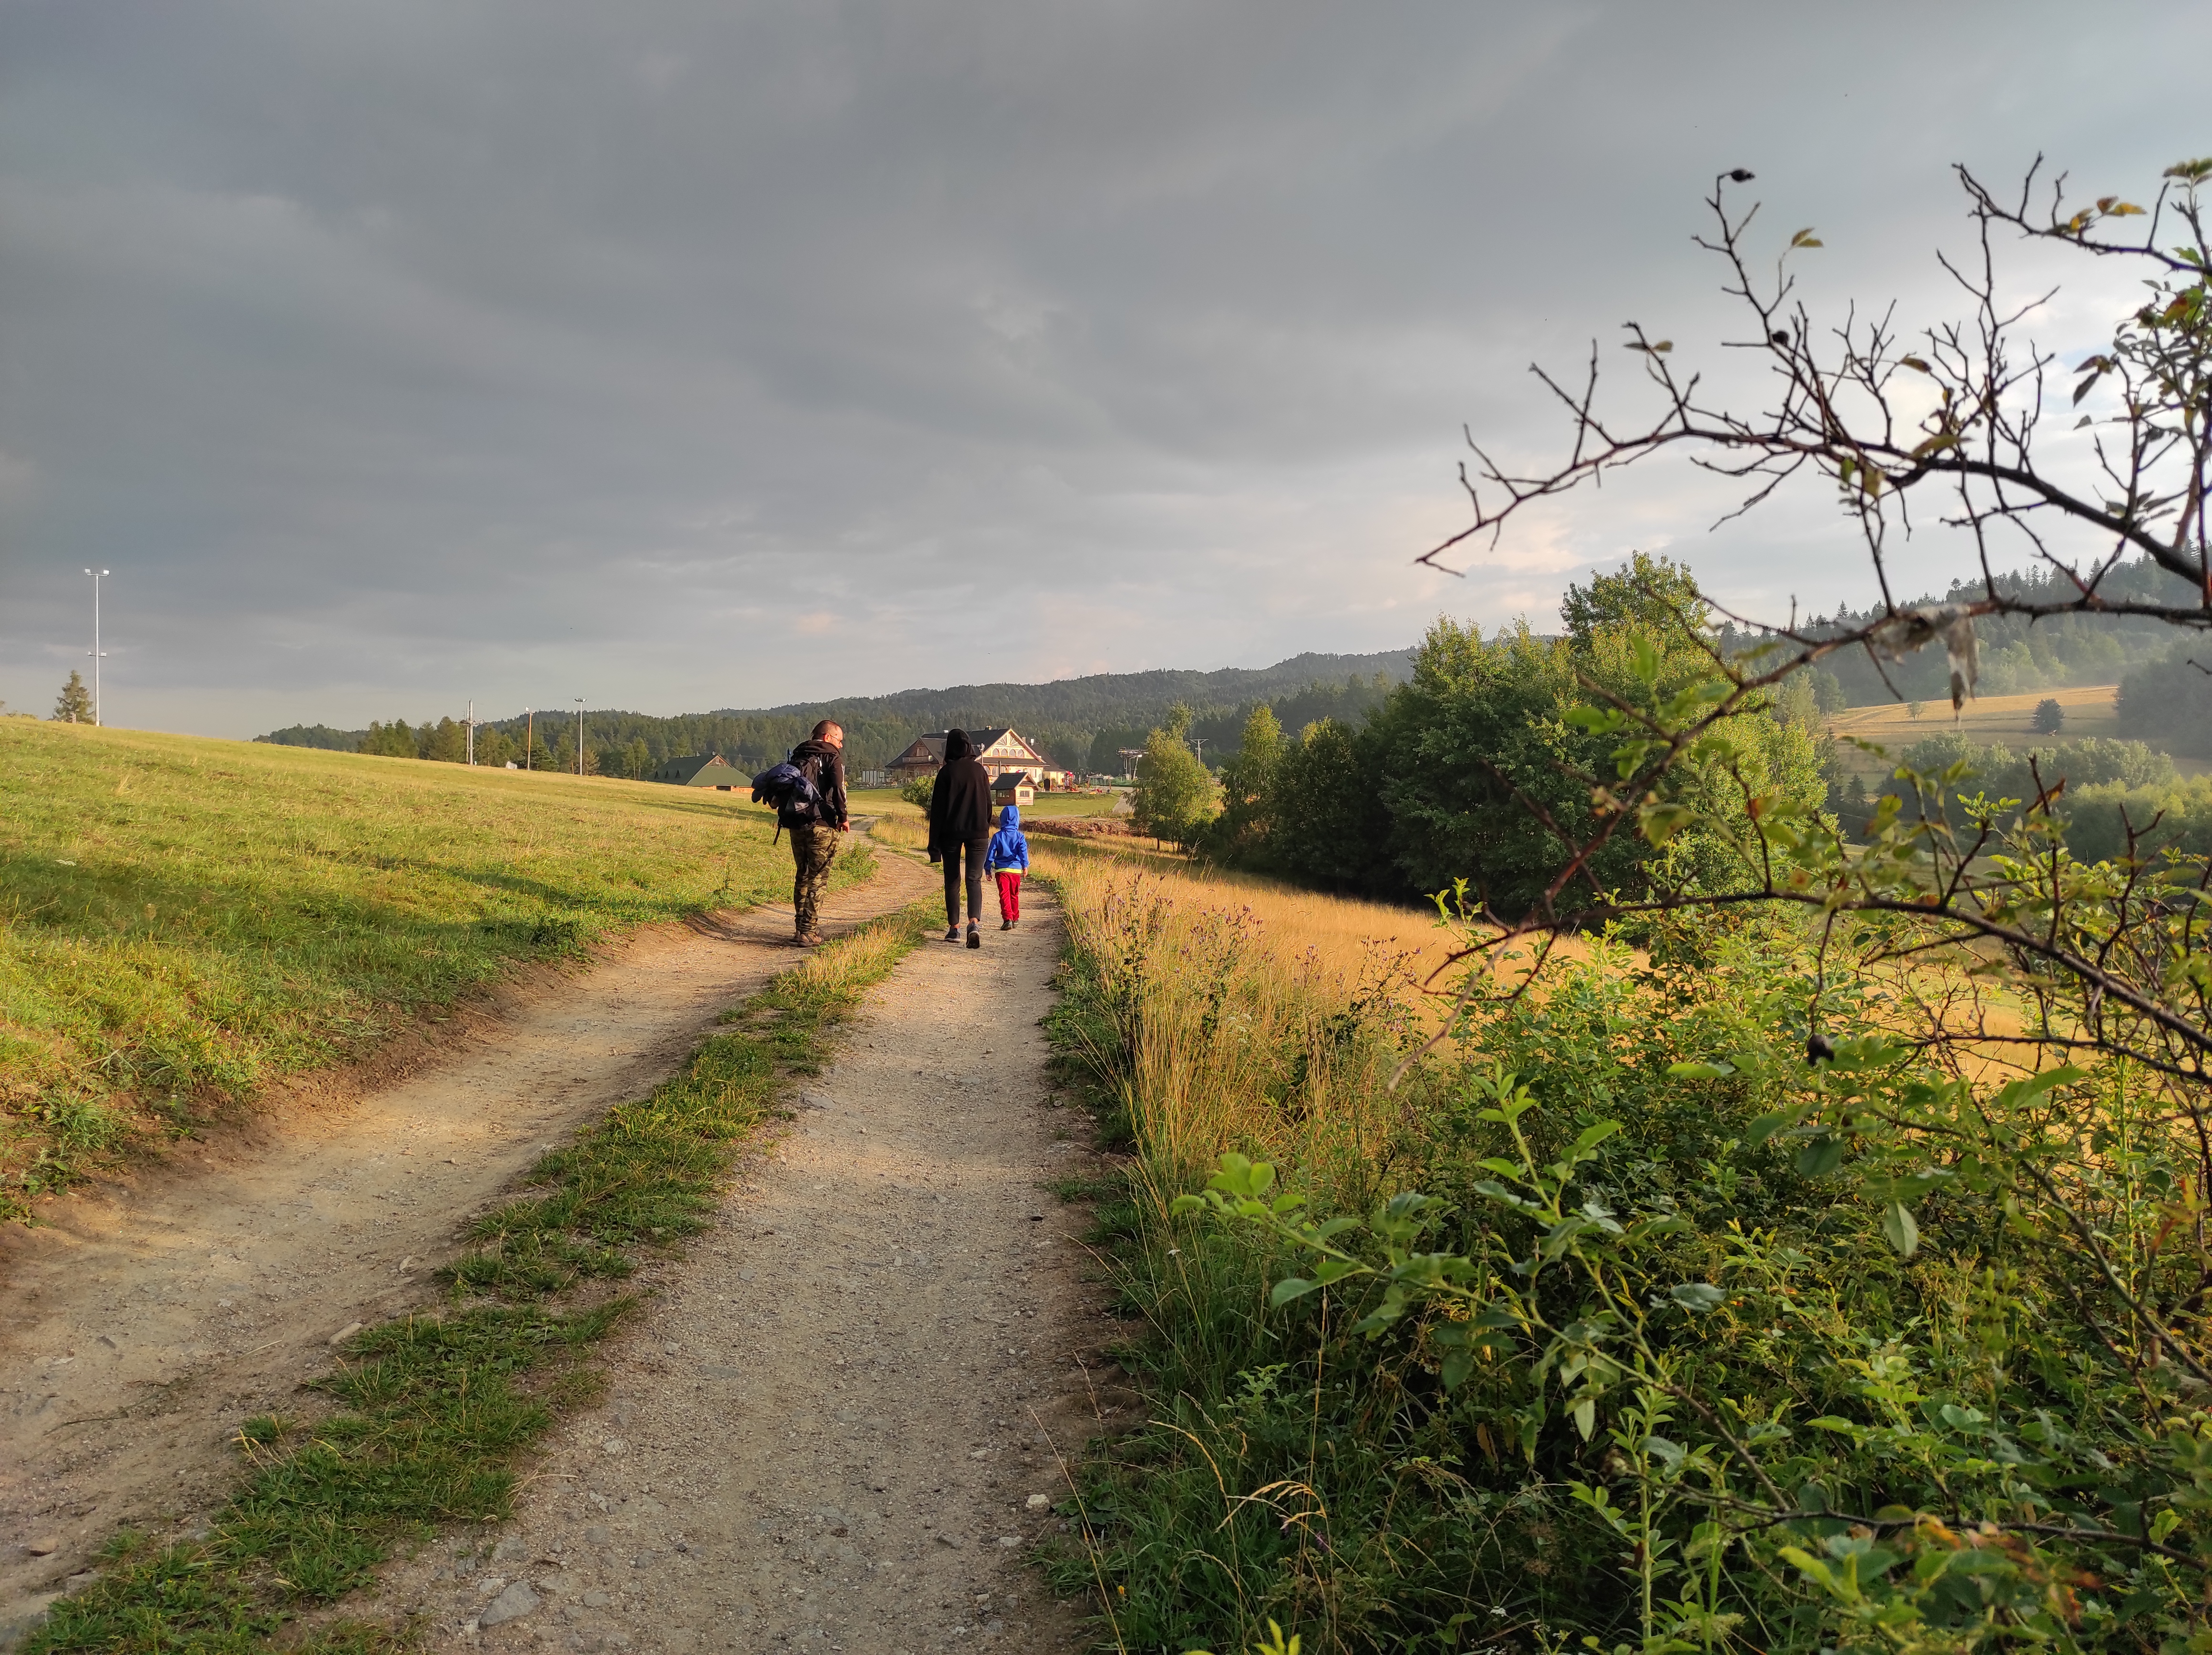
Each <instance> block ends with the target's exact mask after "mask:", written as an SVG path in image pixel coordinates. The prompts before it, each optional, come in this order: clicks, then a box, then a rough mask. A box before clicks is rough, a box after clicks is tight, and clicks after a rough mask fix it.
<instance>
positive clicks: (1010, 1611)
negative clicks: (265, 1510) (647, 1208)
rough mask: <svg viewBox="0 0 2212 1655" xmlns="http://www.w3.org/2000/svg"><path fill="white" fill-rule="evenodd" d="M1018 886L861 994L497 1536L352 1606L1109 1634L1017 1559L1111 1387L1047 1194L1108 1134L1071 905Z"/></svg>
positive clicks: (569, 1642)
mask: <svg viewBox="0 0 2212 1655" xmlns="http://www.w3.org/2000/svg"><path fill="white" fill-rule="evenodd" d="M1024 906H1025V908H1027V909H1028V911H1029V912H1028V916H1027V917H1026V918H1024V923H1023V924H1022V926H1021V927H1020V928H1019V929H1018V930H1017V931H1013V932H1012V933H1004V932H998V931H992V932H989V933H987V943H986V946H985V948H984V949H983V950H982V951H981V952H980V953H978V952H974V951H970V950H969V949H964V948H948V947H946V946H945V944H944V943H940V942H938V941H936V940H934V939H932V940H930V941H928V942H925V943H922V944H921V948H920V949H917V951H916V952H915V954H914V955H911V956H909V957H908V959H907V960H906V961H903V962H902V964H901V965H900V966H899V967H898V968H897V970H896V972H894V973H893V974H892V975H891V977H890V979H887V980H886V981H885V982H884V983H883V984H881V985H878V987H877V988H876V989H875V990H874V991H872V992H871V993H870V994H869V996H868V997H867V998H866V1002H865V1003H864V1004H863V1007H862V1009H861V1010H860V1013H859V1014H858V1015H857V1016H856V1017H855V1019H854V1021H853V1022H852V1023H850V1024H848V1025H847V1027H846V1030H845V1032H844V1033H843V1034H842V1035H841V1037H840V1039H839V1040H838V1043H837V1050H836V1052H835V1053H834V1054H833V1061H832V1062H831V1064H829V1066H828V1067H827V1068H826V1069H825V1070H824V1072H823V1074H822V1075H820V1076H817V1077H814V1078H812V1079H810V1080H807V1081H805V1082H801V1083H800V1086H799V1095H798V1097H797V1098H796V1100H795V1102H796V1105H797V1109H796V1114H797V1118H796V1119H795V1120H794V1121H793V1123H792V1124H791V1125H790V1126H789V1127H788V1129H787V1130H786V1131H783V1132H781V1134H780V1135H779V1136H777V1137H775V1138H773V1139H771V1140H769V1141H766V1142H764V1143H763V1144H762V1145H761V1146H759V1148H758V1149H757V1150H756V1152H755V1153H753V1154H752V1155H749V1156H748V1158H747V1159H746V1161H744V1164H743V1166H742V1168H741V1171H740V1173H739V1178H738V1183H737V1184H736V1185H734V1186H733V1188H732V1191H731V1192H730V1193H729V1195H728V1196H727V1197H726V1199H725V1201H724V1203H723V1205H722V1208H721V1210H720V1214H719V1215H718V1218H717V1221H716V1222H715V1225H714V1228H712V1229H710V1230H709V1231H708V1232H707V1233H705V1234H702V1236H701V1237H699V1238H698V1240H696V1242H695V1243H694V1245H693V1246H692V1247H691V1249H690V1253H689V1255H688V1256H687V1257H685V1258H682V1259H680V1260H675V1261H671V1262H670V1263H668V1264H662V1265H656V1266H654V1267H653V1268H652V1269H651V1270H647V1271H645V1272H641V1277H640V1282H639V1285H640V1286H641V1288H645V1289H647V1291H648V1296H647V1300H646V1303H645V1305H644V1306H643V1308H642V1309H641V1311H640V1312H638V1314H637V1315H636V1316H635V1319H633V1321H632V1322H631V1323H630V1324H629V1326H628V1327H627V1329H626V1331H623V1332H622V1333H619V1334H618V1335H617V1337H615V1338H614V1339H613V1340H611V1342H610V1343H609V1344H608V1345H607V1346H606V1347H604V1348H603V1349H605V1353H606V1357H605V1360H606V1364H607V1368H608V1373H609V1379H610V1385H609V1389H608V1394H607V1397H606V1399H605V1402H604V1403H603V1404H602V1405H601V1406H599V1408H597V1409H591V1410H588V1411H585V1412H581V1413H579V1414H576V1415H573V1416H570V1417H569V1418H568V1420H567V1421H566V1422H564V1423H563V1424H562V1426H560V1427H559V1428H556V1432H555V1434H554V1435H553V1436H552V1437H551V1438H550V1439H549V1440H548V1441H547V1443H546V1446H545V1447H544V1450H543V1452H541V1453H540V1454H539V1455H538V1458H537V1460H536V1463H535V1464H534V1467H533V1469H532V1470H531V1471H530V1472H529V1473H528V1474H527V1484H526V1488H525V1489H524V1491H523V1493H522V1495H521V1497H520V1500H519V1501H518V1506H517V1513H516V1517H515V1519H514V1521H513V1523H512V1524H510V1525H507V1526H506V1527H505V1528H504V1529H503V1530H501V1532H500V1533H499V1535H498V1536H497V1537H495V1543H494V1540H493V1539H487V1538H486V1537H484V1536H483V1534H481V1533H465V1532H464V1533H455V1534H452V1535H449V1536H448V1537H446V1538H444V1539H443V1540H441V1542H440V1543H437V1544H436V1545H435V1546H432V1547H430V1548H428V1549H425V1550H424V1551H423V1552H422V1554H420V1555H417V1556H416V1557H415V1558H414V1559H412V1560H410V1561H407V1562H405V1563H404V1564H402V1565H400V1566H398V1567H396V1568H394V1569H393V1570H392V1571H391V1573H390V1574H389V1575H388V1577H387V1579H386V1582H385V1583H384V1585H383V1586H382V1587H381V1588H380V1591H379V1592H378V1594H377V1595H376V1597H375V1600H374V1602H373V1603H367V1604H364V1603H358V1602H356V1603H349V1604H348V1605H346V1606H345V1612H347V1613H349V1614H360V1613H362V1612H363V1611H364V1610H367V1611H368V1612H369V1613H371V1614H373V1615H374V1616H376V1618H380V1619H384V1618H389V1619H392V1620H399V1619H403V1618H405V1617H408V1616H416V1617H418V1618H419V1624H421V1625H422V1628H423V1632H424V1635H425V1637H426V1640H427V1641H428V1645H429V1646H431V1647H433V1648H436V1647H441V1646H459V1645H467V1644H478V1645H481V1646H483V1647H484V1648H486V1649H490V1650H498V1651H510V1650H523V1649H529V1648H533V1647H540V1646H543V1647H547V1648H559V1649H574V1650H601V1649H615V1650H634V1651H639V1652H645V1651H654V1652H658V1651H668V1652H692V1651H718V1652H719V1651H729V1652H757V1651H781V1650H803V1651H815V1650H818V1651H836V1650H854V1651H868V1652H871V1655H897V1652H907V1655H922V1652H925V1651H938V1650H948V1649H956V1648H966V1647H972V1646H981V1647H985V1648H988V1649H991V1650H994V1651H1006V1652H1038V1655H1042V1652H1054V1655H1063V1652H1067V1651H1072V1650H1076V1649H1079V1648H1081V1647H1083V1646H1085V1645H1086V1644H1087V1643H1088V1642H1089V1641H1090V1639H1089V1637H1088V1636H1087V1635H1086V1634H1085V1632H1084V1631H1083V1630H1082V1629H1081V1628H1080V1627H1079V1624H1078V1621H1077V1612H1078V1611H1077V1609H1076V1606H1075V1605H1074V1604H1073V1603H1056V1602H1054V1601H1053V1599H1052V1598H1051V1597H1050V1595H1049V1594H1048V1593H1047V1592H1046V1591H1044V1590H1043V1588H1042V1586H1041V1585H1039V1583H1038V1579H1037V1577H1036V1574H1035V1573H1034V1572H1033V1571H1032V1570H1030V1569H1029V1568H1028V1567H1025V1566H1024V1555H1025V1552H1026V1550H1027V1549H1028V1548H1030V1546H1031V1545H1033V1544H1034V1543H1036V1542H1037V1541H1038V1540H1040V1539H1042V1538H1045V1537H1048V1536H1051V1535H1054V1534H1056V1533H1058V1532H1060V1531H1062V1525H1061V1519H1060V1518H1058V1517H1057V1516H1056V1515H1055V1514H1054V1512H1053V1511H1052V1510H1050V1509H1049V1507H1050V1506H1053V1505H1056V1504H1058V1503H1059V1502H1060V1501H1061V1500H1065V1499H1066V1495H1067V1492H1068V1490H1067V1485H1066V1480H1065V1478H1064V1476H1062V1474H1061V1471H1060V1469H1059V1461H1058V1458H1057V1453H1056V1449H1057V1450H1058V1451H1063V1452H1064V1451H1067V1450H1070V1449H1072V1448H1073V1447H1074V1446H1079V1445H1080V1444H1081V1442H1082V1441H1083V1440H1085V1438H1086V1437H1087V1436H1089V1435H1091V1434H1093V1433H1095V1432H1096V1431H1097V1428H1098V1425H1099V1422H1100V1416H1099V1415H1098V1414H1097V1411H1096V1409H1097V1406H1098V1403H1097V1399H1096V1398H1095V1397H1094V1394H1093V1385H1094V1383H1095V1382H1096V1381H1097V1380H1099V1379H1103V1377H1105V1376H1104V1374H1103V1373H1102V1371H1101V1370H1100V1368H1099V1367H1098V1366H1097V1361H1098V1359H1097V1357H1096V1355H1093V1354H1092V1353H1093V1351H1094V1350H1095V1348H1096V1343H1097V1332H1098V1329H1099V1326H1100V1322H1099V1320H1098V1319H1097V1312H1096V1306H1095V1302H1094V1301H1095V1298H1096V1292H1095V1289H1094V1288H1091V1287H1089V1286H1087V1285H1086V1282H1087V1281H1088V1278H1089V1276H1090V1274H1091V1272H1090V1270H1089V1268H1088V1266H1089V1255H1088V1254H1087V1252H1085V1250H1084V1249H1083V1248H1082V1247H1081V1246H1079V1244H1078V1243H1077V1241H1076V1240H1075V1238H1074V1237H1073V1235H1072V1234H1069V1231H1070V1228H1071V1222H1070V1215H1072V1214H1073V1212H1075V1211H1077V1210H1079V1209H1069V1208H1064V1207H1062V1206H1061V1205H1060V1203H1059V1202H1058V1200H1057V1199H1056V1198H1055V1197H1053V1196H1051V1195H1049V1194H1048V1193H1046V1192H1045V1191H1043V1190H1042V1189H1041V1188H1040V1187H1039V1186H1040V1185H1042V1184H1045V1183H1047V1182H1048V1181H1050V1180H1052V1179H1055V1178H1056V1177H1062V1176H1068V1175H1074V1174H1080V1173H1083V1172H1085V1171H1087V1170H1088V1167H1089V1162H1090V1151H1089V1149H1088V1147H1087V1146H1088V1143H1089V1137H1090V1134H1089V1125H1088V1122H1087V1120H1086V1119H1085V1118H1084V1117H1083V1116H1082V1115H1081V1113H1080V1112H1079V1111H1077V1110H1075V1109H1073V1108H1060V1107H1057V1106H1055V1104H1054V1099H1053V1098H1052V1095H1051V1092H1050V1086H1049V1082H1048V1077H1047V1073H1046V1058H1047V1055H1048V1054H1047V1049H1046V1045H1045V1041H1044V1038H1043V1034H1042V1031H1041V1030H1040V1028H1038V1021H1039V1019H1040V1018H1042V1016H1043V1015H1044V1014H1045V1012H1046V1011H1047V1010H1048V1009H1050V1007H1051V1005H1052V1003H1053V999H1054V990H1053V987H1052V978H1053V973H1054V968H1055V967H1056V965H1057V961H1058V947H1059V939H1060V926H1059V915H1058V912H1057V910H1056V909H1055V908H1054V906H1053V905H1052V904H1051V903H1050V901H1049V900H1048V899H1047V898H1046V897H1045V896H1044V895H1043V894H1042V893H1041V892H1039V893H1035V894H1030V893H1025V894H1024ZM1118 1399H1121V1400H1126V1398H1125V1397H1122V1398H1118Z"/></svg>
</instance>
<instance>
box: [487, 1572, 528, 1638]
mask: <svg viewBox="0 0 2212 1655" xmlns="http://www.w3.org/2000/svg"><path fill="white" fill-rule="evenodd" d="M537 1607H538V1594H537V1593H536V1592H534V1591H531V1589H530V1583H529V1582H528V1581H526V1580H518V1581H516V1582H515V1583H514V1584H513V1585H511V1586H509V1587H508V1588H507V1590H506V1591H502V1592H501V1593H500V1595H499V1596H498V1597H495V1598H493V1599H492V1600H491V1602H490V1603H487V1604H485V1605H484V1612H483V1614H482V1615H480V1616H477V1623H478V1624H479V1625H482V1626H488V1627H495V1626H499V1625H501V1624H502V1623H504V1622H508V1621H517V1620H520V1619H521V1618H522V1616H526V1615H527V1614H529V1613H530V1611H531V1610H534V1609H536V1608H537Z"/></svg>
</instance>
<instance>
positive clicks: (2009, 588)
mask: <svg viewBox="0 0 2212 1655" xmlns="http://www.w3.org/2000/svg"><path fill="white" fill-rule="evenodd" d="M1997 586H1998V589H1999V590H2000V591H2004V592H2007V593H2008V594H2009V595H2011V596H2013V597H2018V598H2021V599H2022V600H2023V601H2025V602H2027V603H2065V602H2067V601H2069V599H2071V598H2072V597H2073V596H2074V592H2075V588H2074V583H2073V582H2072V581H2071V580H2069V579H2067V577H2066V576H2064V575H2063V574H2061V573H2059V572H2058V571H2057V570H2055V569H2049V568H2031V569H2024V570H2021V571H2019V572H2017V573H2012V574H2001V575H1999V576H1998V577H1997ZM2099 590H2100V591H2101V592H2102V593H2103V594H2104V596H2105V597H2106V598H2108V599H2111V600H2112V601H2113V602H2116V603H2117V602H2119V601H2122V600H2124V599H2130V598H2133V599H2138V600H2148V601H2152V602H2161V603H2179V604H2183V605H2187V604H2190V603H2194V602H2195V601H2196V597H2195V593H2194V591H2193V590H2192V589H2191V586H2190V585H2189V584H2188V583H2187V582H2186V581H2184V580H2182V579H2179V577H2177V576H2174V575H2171V574H2168V573H2166V571H2165V570H2163V569H2161V568H2160V567H2158V566H2157V565H2156V564H2155V563H2153V562H2152V561H2150V559H2148V557H2139V558H2136V559H2134V560H2133V561H2130V562H2127V563H2124V564H2122V565H2121V566H2120V567H2118V568H2116V569H2114V570H2113V571H2112V573H2110V574H2108V575H2107V576H2106V578H2105V579H2104V581H2103V582H2102V584H2101V585H2100V588H2099ZM1983 596H1984V588H1983V586H1982V584H1981V582H1980V581H1978V580H1975V581H1970V582H1969V581H1960V582H1954V583H1953V585H1952V586H1951V589H1950V590H1949V591H1947V592H1945V593H1944V594H1943V595H1942V597H1935V596H1933V595H1932V594H1931V595H1923V596H1922V597H1917V598H1914V599H1912V600H1911V602H1912V603H1916V604H1922V603H1968V602H1972V600H1974V599H1976V598H1978V597H1983ZM1879 614H1880V612H1879V611H1878V610H1877V609H1874V608H1872V607H1869V608H1868V609H1865V610H1863V611H1862V612H1858V613H1854V612H1853V611H1852V610H1850V609H1848V608H1845V609H1839V610H1838V611H1837V613H1836V614H1835V615H1833V616H1832V617H1827V618H1815V619H1814V620H1813V621H1810V622H1808V624H1807V625H1806V627H1805V628H1804V630H1805V632H1806V634H1807V635H1808V636H1810V637H1814V638H1821V637H1834V636H1837V635H1838V634H1841V633H1845V632H1850V631H1854V630H1856V629H1857V628H1858V627H1862V626H1865V625H1868V624H1869V623H1871V622H1872V621H1875V620H1876V619H1878V618H1879ZM1974 628H1975V631H1976V632H1977V633H1978V634H1979V636H1980V640H1981V693H1982V694H1984V695H2015V694H2021V692H2023V691H2026V690H2033V689H2055V688H2060V687H2062V686H2063V685H2068V684H2111V683H2118V682H2120V681H2121V680H2122V679H2123V678H2124V677H2125V676H2127V675H2128V674H2129V672H2130V670H2134V669H2136V668H2139V667H2142V666H2143V665H2144V664H2147V663H2148V662H2151V661H2154V660H2158V659H2160V658H2163V657H2164V656H2165V655H2166V652H2167V651H2168V649H2169V648H2171V647H2172V644H2173V642H2174V632H2173V628H2172V627H2170V626H2167V625H2166V623H2165V622H2163V621H2152V620H2147V619H2143V618H2141V617H2138V616H2134V615H2052V616H2051V617H2049V618H2048V619H2045V620H2042V621H2033V622H2031V621H2027V620H2024V619H2022V618H2021V617H2020V616H2018V615H1984V617H1983V618H1982V619H1981V620H1979V621H1976V622H1975V623H1974ZM1822 670H1824V671H1826V672H1827V673H1829V674H1831V675H1832V676H1833V677H1834V678H1835V679H1836V680H1837V681H1838V687H1839V694H1840V698H1841V700H1842V702H1843V704H1844V705H1846V706H1875V705H1877V704H1878V703H1881V702H1883V701H1887V700H1893V699H1897V698H1899V697H1901V698H1903V699H1905V700H1916V699H1917V700H1929V701H1933V700H1942V699H1945V698H1947V697H1948V694H1949V689H1948V685H1949V682H1950V667H1949V664H1948V662H1947V661H1946V660H1945V658H1944V655H1943V652H1942V650H1940V649H1924V650H1922V651H1920V652H1918V653H1917V654H1915V655H1911V656H1908V657H1906V658H1905V659H1904V660H1903V661H1901V662H1898V663H1894V664H1891V665H1890V666H1889V668H1888V682H1884V681H1883V674H1882V671H1881V670H1880V669H1878V668H1877V667H1876V666H1875V664H1874V662H1873V660H1872V659H1871V658H1869V656H1868V655H1867V652H1865V651H1864V650H1850V651H1845V652H1841V653H1839V654H1837V655H1832V656H1830V657H1829V658H1827V660H1826V662H1824V663H1823V664H1822ZM1891 685H1894V686H1895V687H1896V688H1895V694H1894V695H1893V694H1892V690H1891Z"/></svg>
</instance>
